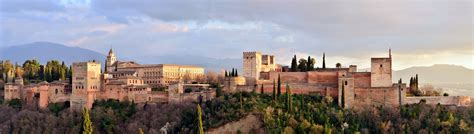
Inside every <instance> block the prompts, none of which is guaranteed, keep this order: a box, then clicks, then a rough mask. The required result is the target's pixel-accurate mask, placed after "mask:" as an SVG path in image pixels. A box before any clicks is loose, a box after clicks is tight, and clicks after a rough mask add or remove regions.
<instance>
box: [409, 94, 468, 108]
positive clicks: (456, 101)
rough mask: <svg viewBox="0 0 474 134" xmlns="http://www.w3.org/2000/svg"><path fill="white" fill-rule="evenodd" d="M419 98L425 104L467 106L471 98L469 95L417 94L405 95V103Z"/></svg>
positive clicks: (412, 102) (413, 101)
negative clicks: (414, 95)
mask: <svg viewBox="0 0 474 134" xmlns="http://www.w3.org/2000/svg"><path fill="white" fill-rule="evenodd" d="M421 100H425V101H426V104H430V105H437V104H438V103H439V104H441V105H454V106H469V105H470V104H471V98H470V97H469V96H417V97H406V98H405V104H416V103H419V102H420V101H421Z"/></svg>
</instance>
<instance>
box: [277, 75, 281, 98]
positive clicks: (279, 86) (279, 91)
mask: <svg viewBox="0 0 474 134" xmlns="http://www.w3.org/2000/svg"><path fill="white" fill-rule="evenodd" d="M277 95H278V96H280V95H281V81H280V74H278V81H277Z"/></svg>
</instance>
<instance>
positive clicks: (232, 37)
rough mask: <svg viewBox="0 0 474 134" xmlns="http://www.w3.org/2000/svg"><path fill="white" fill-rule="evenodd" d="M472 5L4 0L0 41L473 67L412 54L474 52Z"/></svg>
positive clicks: (372, 0) (151, 52)
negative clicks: (391, 57) (390, 57)
mask: <svg viewBox="0 0 474 134" xmlns="http://www.w3.org/2000/svg"><path fill="white" fill-rule="evenodd" d="M472 4H473V3H472V1H469V0H458V1H456V2H453V1H443V0H433V1H412V0H397V1H395V0H387V1H376V0H361V1H348V0H331V1H327V0H316V1H314V0H311V1H310V0H301V1H292V2H288V1H283V0H276V1H266V0H242V1H233V0H230V1H200V0H198V1H194V0H191V1H169V0H144V1H140V2H136V1H131V0H98V1H89V0H61V1H41V2H36V1H33V2H30V1H11V0H7V1H1V2H0V5H1V7H2V9H0V11H1V15H0V24H1V25H0V39H1V41H0V45H2V46H7V45H16V44H24V43H29V42H34V41H51V42H58V43H65V44H70V45H75V46H80V47H84V48H88V49H92V50H96V51H99V52H104V53H105V52H106V51H107V49H108V48H110V46H113V47H114V49H117V51H118V52H121V53H123V54H121V55H123V56H125V55H127V56H128V57H127V58H128V59H134V58H139V57H153V56H158V55H170V54H175V55H181V54H187V55H199V56H206V57H217V58H240V57H241V52H242V51H262V52H264V53H270V54H275V55H277V56H278V58H277V59H281V60H279V61H281V62H282V63H284V64H285V63H286V62H285V61H287V60H285V59H291V56H292V55H293V54H295V53H296V54H301V55H302V56H307V55H314V56H316V57H317V58H320V55H321V54H322V53H323V52H326V54H327V55H330V56H331V58H334V59H333V60H331V62H332V61H338V62H341V63H343V65H345V64H346V63H347V64H359V65H361V66H363V65H364V64H366V63H368V62H370V57H371V56H380V55H386V53H387V50H388V48H392V50H393V51H394V53H396V54H397V55H407V56H402V57H403V58H401V57H400V59H401V60H403V61H404V62H400V64H398V63H397V66H396V67H397V68H404V67H407V66H412V65H417V64H434V63H437V62H446V63H456V64H462V65H465V66H471V67H472V68H474V66H472V65H469V63H470V64H472V59H471V60H469V59H468V58H461V59H460V60H459V61H457V62H450V61H448V60H430V59H426V58H425V59H424V60H416V59H411V58H409V57H410V56H420V55H430V56H434V57H435V58H441V57H439V56H437V55H443V56H446V57H451V58H455V57H457V56H461V55H462V56H464V57H466V55H474V52H473V51H472V50H473V49H474V47H473V46H472V44H474V43H473V39H472V30H473V26H472V16H473V14H472ZM6 5H8V7H7V6H6ZM469 50H471V51H469ZM333 56H334V57H333ZM328 58H329V57H328ZM331 64H332V63H331ZM334 64H335V63H334Z"/></svg>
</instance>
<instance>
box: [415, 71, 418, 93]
mask: <svg viewBox="0 0 474 134" xmlns="http://www.w3.org/2000/svg"><path fill="white" fill-rule="evenodd" d="M415 88H416V90H418V89H419V85H418V74H416V76H415Z"/></svg>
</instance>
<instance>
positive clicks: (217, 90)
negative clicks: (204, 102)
mask: <svg viewBox="0 0 474 134" xmlns="http://www.w3.org/2000/svg"><path fill="white" fill-rule="evenodd" d="M221 95H222V89H221V84H220V83H217V88H216V97H220V96H221Z"/></svg>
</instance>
